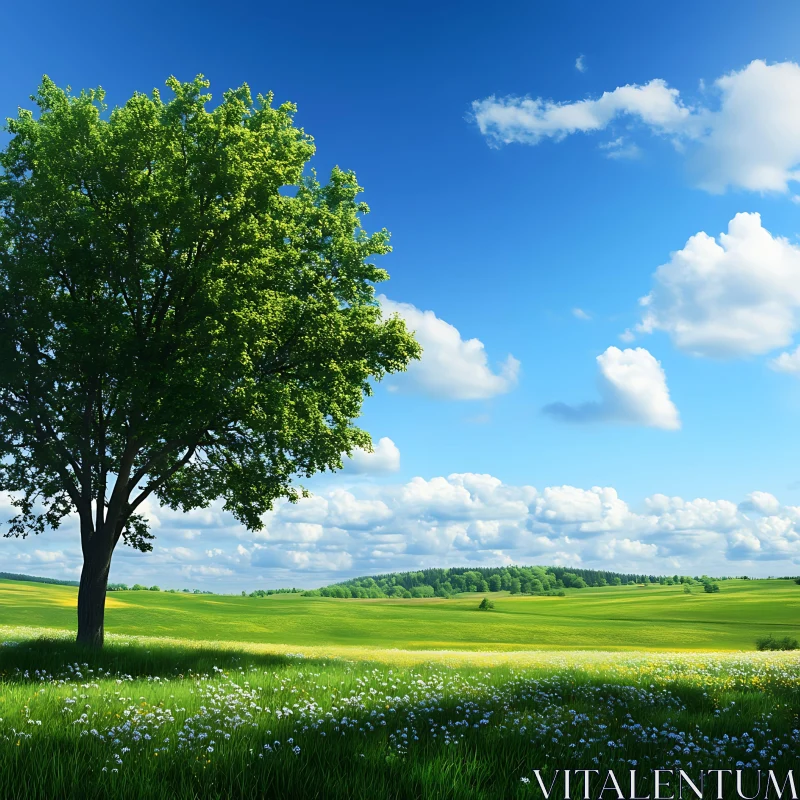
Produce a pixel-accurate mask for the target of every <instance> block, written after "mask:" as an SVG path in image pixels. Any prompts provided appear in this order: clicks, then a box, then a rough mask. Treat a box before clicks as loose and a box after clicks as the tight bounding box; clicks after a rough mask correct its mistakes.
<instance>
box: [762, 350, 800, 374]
mask: <svg viewBox="0 0 800 800" xmlns="http://www.w3.org/2000/svg"><path fill="white" fill-rule="evenodd" d="M767 363H768V364H769V368H770V369H773V370H775V372H788V373H789V374H791V375H800V347H796V348H795V349H794V350H793V351H792V352H791V353H781V354H780V355H779V356H777V357H776V358H772V359H770V360H769V362H767Z"/></svg>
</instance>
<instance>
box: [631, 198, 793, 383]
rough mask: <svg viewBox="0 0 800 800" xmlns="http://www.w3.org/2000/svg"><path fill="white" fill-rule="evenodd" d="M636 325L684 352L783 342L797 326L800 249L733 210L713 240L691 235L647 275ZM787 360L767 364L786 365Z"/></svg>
mask: <svg viewBox="0 0 800 800" xmlns="http://www.w3.org/2000/svg"><path fill="white" fill-rule="evenodd" d="M640 303H641V304H642V306H643V309H644V311H643V318H642V322H641V323H640V324H639V326H638V327H637V330H638V331H639V332H642V333H650V332H652V331H654V330H662V331H665V332H666V333H668V334H669V336H670V337H671V338H672V341H673V342H674V344H675V345H676V346H677V347H678V348H680V349H681V350H684V351H685V352H688V353H692V354H695V355H703V356H714V357H720V358H725V357H733V356H749V355H758V354H761V353H767V352H769V351H770V350H773V349H775V348H778V347H785V346H787V345H788V344H789V343H790V342H791V340H792V337H793V335H794V334H795V332H796V331H797V329H798V325H799V323H800V316H799V315H798V311H799V310H800V247H798V246H796V245H793V244H791V243H790V242H788V241H787V240H786V239H783V238H781V237H778V236H772V234H771V233H770V232H769V231H768V230H766V229H765V228H764V227H762V225H761V216H760V215H759V214H744V213H742V214H737V215H736V216H735V217H734V218H733V219H732V220H731V221H730V223H729V224H728V232H727V233H723V234H720V236H719V242H717V241H715V240H714V239H713V238H712V237H711V236H708V235H707V234H706V233H704V232H700V233H698V234H695V235H694V236H692V237H691V238H690V239H689V240H688V241H687V242H686V245H685V246H684V247H683V249H682V250H678V251H677V252H676V253H673V254H672V257H671V258H670V260H669V261H668V262H667V263H666V264H663V265H662V266H660V267H659V268H658V269H657V270H656V273H655V275H654V276H653V289H652V291H651V292H650V294H649V295H647V297H644V298H642V300H641V301H640ZM784 355H785V354H784ZM791 364H792V357H791V356H787V357H786V358H783V357H779V358H778V359H777V360H776V362H773V368H778V369H781V368H783V369H787V368H788V367H790V366H791Z"/></svg>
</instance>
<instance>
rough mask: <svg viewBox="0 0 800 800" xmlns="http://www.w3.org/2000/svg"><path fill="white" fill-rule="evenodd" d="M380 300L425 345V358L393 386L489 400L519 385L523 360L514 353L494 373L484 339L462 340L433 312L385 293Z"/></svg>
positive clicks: (415, 363)
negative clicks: (394, 298) (385, 295)
mask: <svg viewBox="0 0 800 800" xmlns="http://www.w3.org/2000/svg"><path fill="white" fill-rule="evenodd" d="M380 303H381V306H382V308H383V311H384V313H385V314H386V315H387V316H390V315H392V314H399V315H400V316H401V317H402V318H403V319H404V320H405V321H406V323H407V325H408V327H409V328H410V329H411V330H412V331H414V332H415V334H416V338H417V340H418V341H419V343H420V344H421V345H422V348H423V353H422V358H421V359H420V360H419V361H414V362H412V363H411V364H410V366H409V368H408V371H407V372H405V373H403V374H401V375H399V376H398V377H397V378H396V379H395V382H394V383H393V384H392V386H394V387H398V388H403V389H406V390H411V391H419V392H421V393H423V394H426V395H429V396H431V397H437V398H444V399H451V400H480V399H485V398H488V397H494V396H495V395H499V394H505V393H506V392H509V391H511V389H513V388H514V387H515V386H516V384H517V379H518V376H519V367H520V363H519V361H517V359H516V358H514V356H512V355H509V356H507V357H506V360H505V361H504V362H503V363H502V364H501V365H500V367H499V370H498V371H497V372H494V371H492V370H491V369H490V367H489V362H488V358H487V356H486V350H485V348H484V345H483V342H481V341H480V340H479V339H466V340H465V339H462V338H461V334H460V333H459V332H458V329H457V328H455V327H453V326H452V325H450V324H449V323H447V322H445V321H444V320H442V319H439V318H438V317H437V316H436V314H434V313H433V311H420V310H419V309H418V308H416V307H415V306H413V305H411V304H409V303H396V302H394V301H392V300H389V299H387V298H386V297H383V296H381V297H380Z"/></svg>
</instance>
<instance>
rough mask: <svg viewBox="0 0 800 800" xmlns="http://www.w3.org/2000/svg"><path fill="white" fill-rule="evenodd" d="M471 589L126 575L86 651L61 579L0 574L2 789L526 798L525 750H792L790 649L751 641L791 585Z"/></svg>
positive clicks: (791, 622) (530, 788) (531, 790)
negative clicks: (176, 585)
mask: <svg viewBox="0 0 800 800" xmlns="http://www.w3.org/2000/svg"><path fill="white" fill-rule="evenodd" d="M479 599H480V597H479V596H476V595H471V596H469V597H467V598H457V599H454V600H447V601H440V600H421V601H408V600H392V601H382V600H371V601H363V600H333V599H326V598H303V597H298V596H290V595H289V596H287V595H278V596H272V597H270V598H240V597H222V596H208V595H205V596H204V595H200V596H197V595H191V596H186V595H172V594H165V593H155V592H153V593H149V592H120V593H115V594H113V595H111V596H110V603H109V610H108V615H107V630H109V631H111V632H112V633H111V634H110V635H109V636H108V641H107V645H106V648H105V649H104V650H103V651H102V652H100V653H94V652H87V651H85V650H81V649H78V648H76V647H75V645H74V644H72V642H71V641H70V638H71V636H72V633H71V632H70V629H73V628H74V615H75V612H74V604H75V589H74V588H72V587H62V586H45V585H41V584H26V583H16V582H13V581H8V582H0V797H1V798H4V799H5V798H29V797H30V798H62V797H63V798H106V797H108V798H150V797H152V798H157V799H158V800H160V799H161V798H164V800H166V798H179V799H180V800H183V799H184V798H186V800H189V798H228V797H247V798H263V797H298V798H362V797H364V798H367V797H368V798H384V797H386V798H398V800H399V799H400V798H413V797H426V798H427V797H430V798H459V799H460V798H487V799H488V798H492V799H493V800H496V798H505V797H511V798H516V797H520V798H522V797H525V798H534V797H536V798H539V797H542V796H543V794H542V793H541V792H540V791H539V789H538V787H537V784H536V778H535V773H534V770H536V769H538V770H540V771H541V773H540V774H541V775H542V776H543V778H544V779H545V780H546V781H547V782H549V780H550V778H551V777H552V776H553V775H554V770H555V769H564V768H572V769H599V770H607V769H614V770H615V771H616V772H617V774H624V775H625V776H626V777H627V775H628V772H629V770H631V769H635V770H638V771H639V772H641V774H642V776H643V778H642V780H646V778H647V776H648V774H649V771H650V770H652V769H654V768H667V769H685V770H686V771H687V773H688V774H689V775H694V776H696V775H697V774H698V773H699V771H700V770H703V769H709V768H720V767H722V768H729V769H736V768H741V769H745V770H749V773H748V776H747V780H751V779H754V775H755V773H756V772H757V771H758V770H764V771H766V770H768V769H772V770H775V771H776V772H779V773H780V771H781V770H782V771H783V772H785V771H786V770H788V769H791V768H795V769H796V768H797V759H798V755H800V718H798V713H799V712H800V657H799V656H798V654H797V653H795V652H789V653H756V652H754V651H753V642H754V640H755V638H756V636H758V635H761V634H763V633H767V632H772V633H774V634H775V635H776V636H784V635H794V636H797V635H798V634H800V613H798V612H799V611H800V608H798V601H800V586H796V585H794V584H792V583H791V582H788V581H786V582H784V581H771V582H765V581H759V582H755V581H753V582H748V581H728V582H724V583H723V584H722V591H721V592H720V593H719V594H718V595H704V594H700V593H698V594H695V595H692V596H687V595H684V594H683V593H682V590H681V589H680V587H652V588H649V589H639V588H636V587H620V588H610V587H607V588H603V589H597V590H588V589H583V590H578V591H576V592H571V593H570V592H568V594H567V596H566V597H562V598H559V597H496V596H495V601H496V608H495V610H494V611H490V612H480V611H477V610H476V607H477V604H478V601H479ZM59 630H61V631H62V632H59ZM167 634H169V635H170V636H172V637H177V638H171V639H168V638H166V636H167ZM559 648H560V649H559ZM614 648H627V649H629V650H630V651H629V652H618V651H616V652H615V651H614ZM670 650H671V651H672V652H664V651H670ZM712 651H717V652H712ZM722 651H727V652H722ZM736 651H738V652H736ZM742 651H746V652H742ZM673 786H674V784H673ZM745 788H746V790H747V791H746V793H747V794H748V795H750V796H754V792H755V787H754V784H753V785H752V786H750V785H746V787H745ZM729 789H730V791H729V790H728V789H726V792H725V794H724V795H723V796H724V797H726V798H727V797H736V796H737V794H736V792H735V790H734V789H733V787H732V786H731V787H729ZM595 791H596V789H595ZM648 791H650V792H652V787H650V788H649V789H647V787H646V786H644V787H643V789H642V792H641V793H642V794H643V795H645V794H647V793H648ZM553 796H558V797H563V796H564V795H563V788H562V789H561V790H560V791H559V793H558V794H557V795H553ZM570 796H571V797H582V796H583V791H582V787H581V786H577V787H576V786H573V787H572V790H571V792H570ZM595 796H599V795H595ZM614 796H616V795H615V794H614V793H613V792H609V793H605V794H604V795H603V797H614ZM667 796H669V795H668V794H667ZM693 796H694V795H692V794H688V793H684V797H693ZM704 796H708V797H715V796H716V794H705V795H704ZM763 796H764V794H763V793H761V794H759V797H763ZM772 796H775V795H772Z"/></svg>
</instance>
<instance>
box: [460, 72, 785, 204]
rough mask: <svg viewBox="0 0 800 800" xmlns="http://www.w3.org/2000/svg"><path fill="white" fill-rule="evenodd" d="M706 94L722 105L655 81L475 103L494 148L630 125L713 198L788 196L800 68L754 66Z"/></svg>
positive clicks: (716, 83)
mask: <svg viewBox="0 0 800 800" xmlns="http://www.w3.org/2000/svg"><path fill="white" fill-rule="evenodd" d="M576 67H577V64H576ZM707 94H709V95H710V96H711V97H712V98H716V103H714V104H713V105H706V104H702V103H697V104H692V103H687V102H686V101H684V100H683V99H682V98H681V96H680V92H679V91H678V90H677V89H674V88H671V87H670V86H668V85H667V83H666V82H665V81H664V80H661V79H655V80H651V81H650V82H648V83H646V84H644V85H638V84H628V85H625V86H620V87H617V88H616V89H614V90H613V91H608V92H604V93H603V94H602V95H601V96H600V97H599V98H595V99H585V100H578V101H573V102H554V101H552V100H544V99H542V98H531V97H495V96H491V97H487V98H485V99H483V100H476V101H474V102H473V104H472V111H473V116H474V119H475V121H476V123H477V125H478V127H479V129H480V131H481V133H483V134H484V136H486V138H487V139H488V140H489V142H490V144H492V145H495V146H500V145H503V144H509V143H512V142H519V143H522V144H530V145H536V144H538V143H539V142H541V141H542V140H543V139H552V140H555V141H561V140H562V139H564V138H566V137H567V136H569V135H571V134H574V133H593V132H597V131H602V130H606V129H608V128H610V127H611V126H612V125H613V123H614V122H615V121H616V120H617V119H620V118H628V120H633V121H635V122H638V123H640V124H642V125H644V126H645V127H646V128H649V129H650V130H651V131H652V132H653V133H655V134H657V135H661V136H667V137H669V138H670V139H671V140H672V141H673V142H674V143H675V145H676V147H677V148H678V149H679V150H681V151H683V152H686V154H687V156H688V158H689V162H690V165H691V167H692V170H693V171H694V173H695V180H696V183H697V185H698V186H700V187H701V188H703V189H705V190H707V191H710V192H722V191H725V190H726V189H727V188H728V187H740V188H744V189H750V190H754V191H762V192H763V191H779V192H785V191H787V189H788V184H789V182H791V181H796V180H797V179H798V176H800V172H798V165H800V66H798V65H797V64H795V63H794V62H783V63H778V64H767V63H766V62H765V61H759V60H756V61H752V62H751V63H750V64H748V65H747V66H745V67H744V68H743V69H740V70H734V71H732V72H730V73H728V74H726V75H723V76H721V77H720V78H718V79H717V80H716V81H714V83H713V85H712V86H711V87H709V91H708V92H707Z"/></svg>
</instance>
